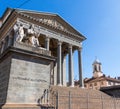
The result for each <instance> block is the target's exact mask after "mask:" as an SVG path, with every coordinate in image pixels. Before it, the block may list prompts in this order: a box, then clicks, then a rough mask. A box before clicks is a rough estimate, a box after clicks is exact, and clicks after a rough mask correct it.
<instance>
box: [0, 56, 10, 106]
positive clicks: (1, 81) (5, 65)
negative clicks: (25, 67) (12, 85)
mask: <svg viewBox="0 0 120 109" xmlns="http://www.w3.org/2000/svg"><path fill="white" fill-rule="evenodd" d="M10 63H11V57H10V56H9V57H5V58H3V57H2V58H1V59H0V105H2V104H4V103H5V102H6V97H7V89H8V83H9V73H10Z"/></svg>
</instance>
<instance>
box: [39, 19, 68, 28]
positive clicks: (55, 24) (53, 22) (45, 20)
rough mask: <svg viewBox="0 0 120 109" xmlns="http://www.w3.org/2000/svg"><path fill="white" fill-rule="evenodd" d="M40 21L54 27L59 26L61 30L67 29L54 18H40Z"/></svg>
mask: <svg viewBox="0 0 120 109" xmlns="http://www.w3.org/2000/svg"><path fill="white" fill-rule="evenodd" d="M40 21H43V22H44V23H47V24H49V25H52V26H54V27H55V28H59V29H61V30H67V29H66V28H65V27H63V26H62V25H61V24H60V23H59V22H57V21H56V20H51V19H40Z"/></svg>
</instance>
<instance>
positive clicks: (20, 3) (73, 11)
mask: <svg viewBox="0 0 120 109" xmlns="http://www.w3.org/2000/svg"><path fill="white" fill-rule="evenodd" d="M7 7H11V8H20V9H27V10H34V11H40V12H49V13H56V14H58V15H59V16H61V17H62V18H63V19H64V20H65V21H67V22H68V23H69V24H70V25H71V26H73V27H74V28H75V29H76V30H77V31H79V32H80V33H81V34H83V35H84V36H85V37H86V38H87V39H86V40H85V41H84V42H83V44H82V45H83V49H82V68H83V77H84V78H85V77H88V78H90V77H92V76H93V69H92V63H93V62H94V60H95V59H96V57H97V59H99V61H100V62H101V63H102V72H103V73H104V74H105V75H106V76H109V75H110V76H111V77H118V76H120V49H119V46H120V0H74V1H73V0H0V16H2V14H3V12H4V11H5V9H6V8H7ZM77 59H78V57H77V51H75V52H74V72H75V79H78V67H77V65H76V63H77Z"/></svg>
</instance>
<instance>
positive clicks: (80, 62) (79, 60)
mask: <svg viewBox="0 0 120 109" xmlns="http://www.w3.org/2000/svg"><path fill="white" fill-rule="evenodd" d="M81 50H82V48H78V67H79V85H80V87H84V82H83V77H82V58H81Z"/></svg>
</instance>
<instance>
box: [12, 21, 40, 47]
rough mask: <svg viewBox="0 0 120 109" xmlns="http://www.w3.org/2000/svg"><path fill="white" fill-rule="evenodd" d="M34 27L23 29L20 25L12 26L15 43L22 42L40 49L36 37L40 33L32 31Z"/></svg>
mask: <svg viewBox="0 0 120 109" xmlns="http://www.w3.org/2000/svg"><path fill="white" fill-rule="evenodd" d="M34 28H35V27H34V25H30V26H29V28H25V27H24V25H23V24H22V23H17V24H16V25H15V26H14V31H15V37H16V38H15V41H17V42H24V43H27V44H30V45H32V46H34V47H40V44H39V40H38V37H39V35H40V33H37V32H36V31H35V30H34Z"/></svg>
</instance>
